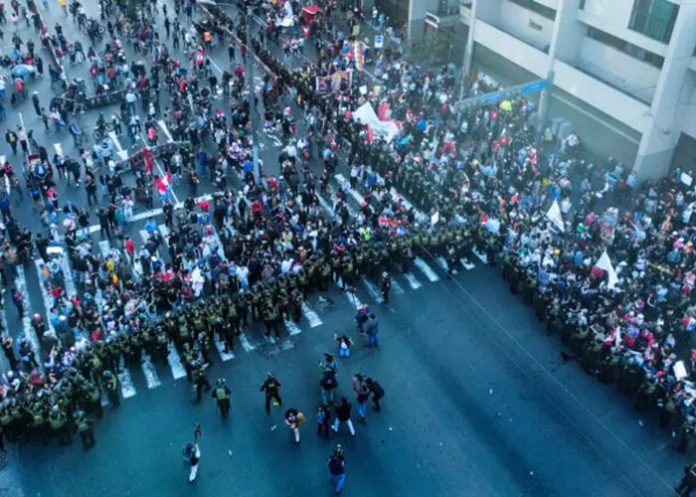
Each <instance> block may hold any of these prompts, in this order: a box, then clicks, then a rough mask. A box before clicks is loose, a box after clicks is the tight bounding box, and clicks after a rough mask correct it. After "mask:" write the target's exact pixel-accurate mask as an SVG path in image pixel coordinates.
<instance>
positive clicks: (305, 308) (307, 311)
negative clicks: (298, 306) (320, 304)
mask: <svg viewBox="0 0 696 497" xmlns="http://www.w3.org/2000/svg"><path fill="white" fill-rule="evenodd" d="M302 314H304V317H306V318H307V321H308V322H309V326H310V327H311V328H316V327H317V326H321V325H322V324H324V323H323V322H322V320H321V318H320V317H319V314H317V313H316V312H315V311H314V309H312V308H311V307H310V306H309V304H308V303H307V302H302Z"/></svg>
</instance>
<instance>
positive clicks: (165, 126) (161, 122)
mask: <svg viewBox="0 0 696 497" xmlns="http://www.w3.org/2000/svg"><path fill="white" fill-rule="evenodd" d="M211 62H212V61H211ZM157 124H159V127H160V128H162V131H164V134H165V135H167V140H169V141H170V142H173V141H174V138H172V134H171V133H170V132H169V130H168V129H167V123H165V122H164V121H163V120H162V119H160V120H159V121H157Z"/></svg>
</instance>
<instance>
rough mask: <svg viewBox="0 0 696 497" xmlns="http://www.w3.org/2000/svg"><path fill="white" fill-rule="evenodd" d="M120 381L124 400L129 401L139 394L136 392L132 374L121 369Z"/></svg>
mask: <svg viewBox="0 0 696 497" xmlns="http://www.w3.org/2000/svg"><path fill="white" fill-rule="evenodd" d="M118 381H119V383H121V395H122V396H123V398H124V399H129V398H131V397H133V396H135V394H136V393H138V392H136V391H135V385H133V378H132V377H131V374H130V372H129V371H128V370H127V369H126V368H124V367H122V368H121V372H120V373H118Z"/></svg>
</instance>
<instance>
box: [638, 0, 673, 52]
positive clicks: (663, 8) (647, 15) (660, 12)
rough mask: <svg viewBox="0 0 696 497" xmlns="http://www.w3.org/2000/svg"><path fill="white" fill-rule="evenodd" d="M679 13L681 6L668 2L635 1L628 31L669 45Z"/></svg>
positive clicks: (659, 0) (663, 0)
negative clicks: (636, 32) (630, 30)
mask: <svg viewBox="0 0 696 497" xmlns="http://www.w3.org/2000/svg"><path fill="white" fill-rule="evenodd" d="M678 13H679V6H678V5H675V4H673V3H671V2H668V1H667V0H635V1H634V3H633V11H632V12H631V20H630V22H629V23H628V29H632V30H633V31H638V32H639V33H642V34H644V35H645V36H647V37H648V38H652V39H653V40H657V41H661V42H663V43H669V39H670V37H671V36H672V30H673V29H674V21H675V20H676V19H677V14H678Z"/></svg>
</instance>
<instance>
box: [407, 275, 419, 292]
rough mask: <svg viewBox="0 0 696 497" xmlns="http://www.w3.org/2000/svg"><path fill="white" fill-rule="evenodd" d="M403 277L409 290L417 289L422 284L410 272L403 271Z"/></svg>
mask: <svg viewBox="0 0 696 497" xmlns="http://www.w3.org/2000/svg"><path fill="white" fill-rule="evenodd" d="M404 278H406V281H408V284H409V286H410V287H411V290H418V289H419V288H420V287H421V286H422V285H421V282H420V281H418V278H416V275H415V274H413V273H411V272H408V273H404Z"/></svg>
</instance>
